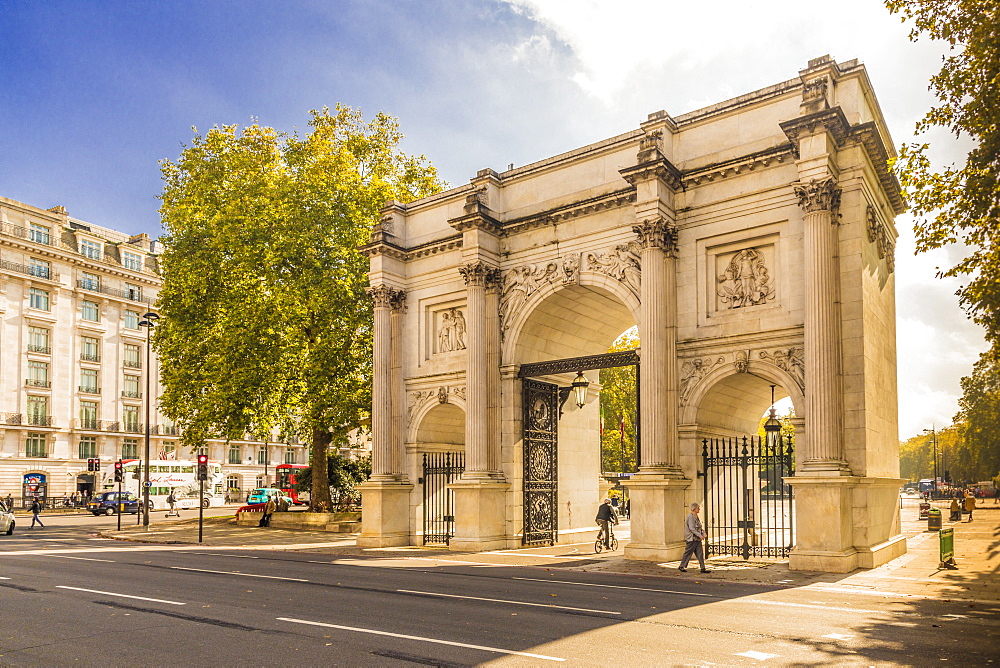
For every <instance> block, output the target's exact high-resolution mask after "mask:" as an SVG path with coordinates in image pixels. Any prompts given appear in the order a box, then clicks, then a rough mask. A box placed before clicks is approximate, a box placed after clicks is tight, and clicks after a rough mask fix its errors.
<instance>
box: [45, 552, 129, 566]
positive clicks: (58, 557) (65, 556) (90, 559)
mask: <svg viewBox="0 0 1000 668" xmlns="http://www.w3.org/2000/svg"><path fill="white" fill-rule="evenodd" d="M45 556H47V557H55V558H56V559H79V560H80V561H105V562H107V563H109V564H113V563H115V562H114V561H112V560H111V559H93V558H91V557H71V556H69V555H66V554H47V555H45Z"/></svg>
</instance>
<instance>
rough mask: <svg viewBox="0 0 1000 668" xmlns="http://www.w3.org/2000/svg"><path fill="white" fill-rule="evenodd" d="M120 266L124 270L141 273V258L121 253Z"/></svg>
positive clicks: (125, 252) (133, 254)
mask: <svg viewBox="0 0 1000 668" xmlns="http://www.w3.org/2000/svg"><path fill="white" fill-rule="evenodd" d="M122 266H123V267H125V268H126V269H134V270H135V271H142V256H140V255H136V254H135V253H129V252H128V251H122Z"/></svg>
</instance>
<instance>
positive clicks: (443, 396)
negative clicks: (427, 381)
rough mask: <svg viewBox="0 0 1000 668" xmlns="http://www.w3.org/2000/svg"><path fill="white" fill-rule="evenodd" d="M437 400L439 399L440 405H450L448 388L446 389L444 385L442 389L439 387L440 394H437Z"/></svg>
mask: <svg viewBox="0 0 1000 668" xmlns="http://www.w3.org/2000/svg"><path fill="white" fill-rule="evenodd" d="M437 398H438V403H439V404H446V403H448V388H447V387H445V386H444V385H442V386H441V387H439V388H438V393H437Z"/></svg>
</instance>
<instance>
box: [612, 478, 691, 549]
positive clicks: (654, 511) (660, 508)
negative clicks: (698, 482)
mask: <svg viewBox="0 0 1000 668" xmlns="http://www.w3.org/2000/svg"><path fill="white" fill-rule="evenodd" d="M690 486H691V481H690V480H687V479H684V478H672V477H666V476H663V475H659V474H648V473H639V474H637V475H635V476H633V477H632V479H631V480H630V481H629V484H628V488H629V495H630V498H631V503H632V506H631V510H632V513H631V523H632V540H631V542H629V544H628V545H626V546H625V558H626V559H638V560H642V561H675V560H677V559H680V558H681V556H682V555H683V554H684V520H685V518H686V516H687V512H688V509H687V506H686V505H685V504H684V494H685V491H686V490H687V488H688V487H690Z"/></svg>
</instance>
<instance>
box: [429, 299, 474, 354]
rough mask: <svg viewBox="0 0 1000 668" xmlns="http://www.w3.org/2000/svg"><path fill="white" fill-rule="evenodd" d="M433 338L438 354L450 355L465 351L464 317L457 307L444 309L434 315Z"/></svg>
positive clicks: (465, 328)
mask: <svg viewBox="0 0 1000 668" xmlns="http://www.w3.org/2000/svg"><path fill="white" fill-rule="evenodd" d="M434 321H435V325H436V327H435V331H434V334H435V338H436V340H437V349H436V350H435V352H438V353H450V352H453V351H455V350H465V333H466V331H467V326H466V323H465V316H464V315H463V314H462V311H460V310H459V309H458V308H457V307H456V308H449V309H444V310H443V311H438V312H437V313H435V314H434Z"/></svg>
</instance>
